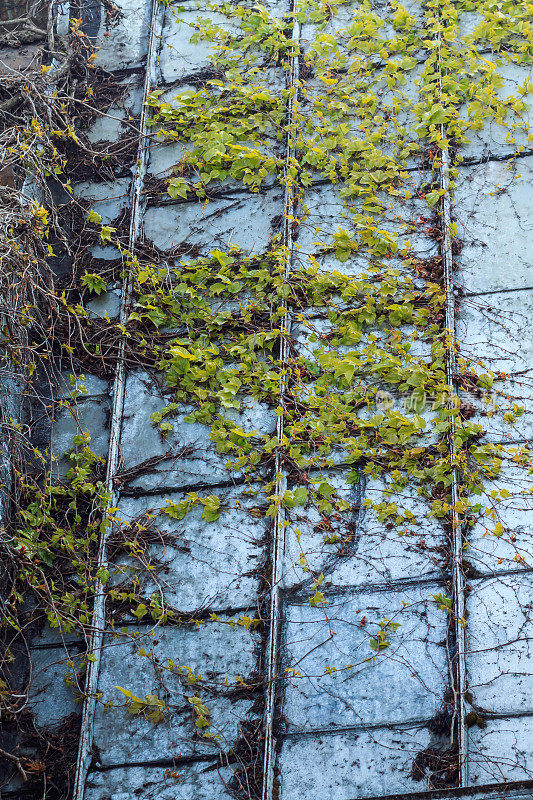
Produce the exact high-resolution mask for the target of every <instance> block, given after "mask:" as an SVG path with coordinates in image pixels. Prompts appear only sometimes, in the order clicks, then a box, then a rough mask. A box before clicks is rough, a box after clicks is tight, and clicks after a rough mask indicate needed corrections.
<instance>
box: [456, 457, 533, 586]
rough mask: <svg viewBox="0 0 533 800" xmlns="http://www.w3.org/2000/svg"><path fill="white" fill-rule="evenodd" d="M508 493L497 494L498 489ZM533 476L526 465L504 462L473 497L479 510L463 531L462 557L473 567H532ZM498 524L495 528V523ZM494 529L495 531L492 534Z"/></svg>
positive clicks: (488, 569)
mask: <svg viewBox="0 0 533 800" xmlns="http://www.w3.org/2000/svg"><path fill="white" fill-rule="evenodd" d="M502 491H503V492H504V493H505V494H507V495H508V496H504V497H502V496H501V492H502ZM532 491H533V478H532V476H531V474H530V471H529V469H528V468H527V467H521V466H518V465H516V464H513V463H512V462H511V463H507V462H505V461H504V463H503V465H502V468H501V471H500V474H499V475H498V478H497V479H496V480H494V481H487V482H486V483H485V487H484V493H483V494H482V495H481V496H476V497H473V498H472V500H473V502H474V503H481V504H482V505H483V507H484V508H485V509H488V512H483V513H482V514H481V515H480V516H479V519H478V521H477V522H476V524H475V525H474V526H473V527H472V528H470V529H469V530H468V532H467V534H466V535H467V538H468V542H469V547H468V549H467V550H465V552H464V558H465V560H466V561H468V562H469V563H471V564H472V565H473V566H474V567H475V568H476V569H477V570H479V571H480V572H484V573H498V572H504V571H506V570H514V569H520V568H526V567H529V568H533V539H532V535H533V493H532ZM497 525H499V526H502V527H503V530H502V529H501V528H497V529H496V526H497ZM495 530H496V533H495Z"/></svg>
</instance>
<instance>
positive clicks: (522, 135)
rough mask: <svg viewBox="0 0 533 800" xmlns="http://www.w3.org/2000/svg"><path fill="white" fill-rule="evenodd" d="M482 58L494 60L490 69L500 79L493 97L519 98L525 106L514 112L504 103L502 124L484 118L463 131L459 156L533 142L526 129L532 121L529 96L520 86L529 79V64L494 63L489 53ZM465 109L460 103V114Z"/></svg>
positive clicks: (484, 155) (484, 154) (487, 154)
mask: <svg viewBox="0 0 533 800" xmlns="http://www.w3.org/2000/svg"><path fill="white" fill-rule="evenodd" d="M483 60H484V61H485V63H487V62H489V63H493V64H494V72H495V74H496V75H498V76H499V77H500V79H501V86H499V87H498V88H497V90H496V94H497V97H498V98H499V99H500V100H502V101H504V102H505V101H509V103H513V102H516V101H523V102H524V105H525V108H524V109H522V110H521V111H518V112H515V111H514V110H513V109H512V108H511V107H508V108H507V114H506V116H505V121H504V124H499V123H498V122H496V121H494V120H486V121H485V122H484V125H483V128H482V129H481V130H469V131H467V134H466V135H467V136H468V138H469V139H470V143H469V144H467V145H463V146H462V147H461V149H460V153H461V155H462V156H463V158H474V159H477V158H483V159H485V158H490V157H491V156H504V155H511V154H512V153H515V152H518V151H519V150H520V149H523V148H524V147H526V148H528V149H530V148H531V145H532V143H533V137H532V131H530V127H531V125H532V124H533V105H532V100H533V97H532V96H531V93H528V92H526V93H525V94H523V93H522V91H521V89H523V88H524V87H525V86H527V85H528V83H529V84H530V83H531V78H532V75H533V71H532V69H531V66H528V65H527V64H526V65H520V64H513V63H510V64H499V65H496V59H495V57H494V56H491V54H489V53H486V54H485V55H484V56H483ZM483 66H485V65H483ZM468 111H469V109H468V105H465V106H463V107H462V108H461V110H460V116H461V117H462V118H463V119H468Z"/></svg>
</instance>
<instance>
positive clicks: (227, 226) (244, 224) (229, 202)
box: [144, 191, 282, 254]
mask: <svg viewBox="0 0 533 800" xmlns="http://www.w3.org/2000/svg"><path fill="white" fill-rule="evenodd" d="M281 209H282V194H281V192H279V191H271V192H267V193H266V194H265V195H243V194H238V195H235V196H232V197H227V198H224V199H220V200H211V201H210V202H208V203H205V201H204V202H202V201H197V202H194V203H180V204H178V205H171V206H153V207H151V208H149V209H148V210H147V211H146V214H145V217H144V230H145V233H146V236H147V237H148V239H150V240H151V241H152V242H153V243H154V244H155V245H156V246H157V247H160V248H161V249H162V250H168V249H170V248H172V247H177V246H178V245H180V246H181V248H182V249H183V250H184V252H185V254H187V252H190V253H191V254H196V252H197V251H198V250H200V251H201V252H206V253H208V252H209V251H210V250H214V249H215V248H221V249H224V248H228V247H229V246H230V245H232V244H234V245H237V246H238V247H241V248H242V249H243V250H246V251H248V252H250V253H261V252H263V251H264V250H266V249H267V248H268V245H269V242H270V240H271V239H272V237H273V235H274V234H275V233H276V232H277V225H276V222H275V220H276V218H278V217H279V214H280V212H281Z"/></svg>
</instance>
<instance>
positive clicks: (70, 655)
mask: <svg viewBox="0 0 533 800" xmlns="http://www.w3.org/2000/svg"><path fill="white" fill-rule="evenodd" d="M68 662H71V663H70V664H69V663H68ZM79 668H80V655H79V651H78V648H77V647H71V648H69V649H68V650H67V648H57V647H53V648H46V649H44V648H42V649H41V648H39V649H33V650H32V651H31V680H30V682H29V692H28V709H29V711H31V713H32V714H33V715H34V718H35V723H36V725H37V726H38V727H47V726H53V725H58V724H60V723H61V722H63V720H65V719H66V718H67V717H68V716H69V714H73V713H80V712H81V704H80V702H79V698H80V696H81V695H80V689H81V688H82V687H79V686H77V685H76V684H77V676H76V671H77V670H79ZM66 681H68V683H67V682H66ZM69 684H70V685H69Z"/></svg>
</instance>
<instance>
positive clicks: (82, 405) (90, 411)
mask: <svg viewBox="0 0 533 800" xmlns="http://www.w3.org/2000/svg"><path fill="white" fill-rule="evenodd" d="M109 407H110V400H109V398H104V399H101V400H96V399H95V400H92V399H89V400H85V401H83V402H79V403H74V404H71V407H70V408H59V409H57V411H56V414H55V420H54V422H53V424H52V453H53V455H54V458H56V459H58V460H59V461H64V462H65V463H66V460H65V454H66V453H67V452H68V451H69V450H71V449H72V447H73V446H74V445H73V439H74V436H77V435H80V434H85V433H87V432H89V434H90V437H91V439H90V442H89V447H90V448H91V450H92V451H93V452H94V453H96V455H97V456H103V457H105V456H107V449H108V445H109V426H108V417H109ZM67 468H68V467H67Z"/></svg>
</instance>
